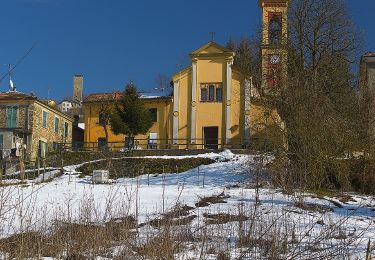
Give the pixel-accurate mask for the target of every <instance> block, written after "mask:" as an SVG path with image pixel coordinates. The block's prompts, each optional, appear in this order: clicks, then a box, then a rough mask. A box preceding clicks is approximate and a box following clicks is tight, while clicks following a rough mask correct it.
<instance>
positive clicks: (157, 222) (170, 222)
mask: <svg viewBox="0 0 375 260" xmlns="http://www.w3.org/2000/svg"><path fill="white" fill-rule="evenodd" d="M196 217H197V216H196V215H191V216H187V217H183V218H177V219H169V218H157V219H153V220H151V221H150V222H149V224H150V225H151V226H153V227H155V228H160V227H162V226H164V227H165V226H169V227H171V226H182V225H188V224H191V222H192V221H193V220H194V219H195V218H196Z"/></svg>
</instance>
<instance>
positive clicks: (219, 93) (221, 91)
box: [216, 88, 223, 102]
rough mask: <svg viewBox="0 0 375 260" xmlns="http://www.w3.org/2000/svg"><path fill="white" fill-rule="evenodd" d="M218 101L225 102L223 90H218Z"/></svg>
mask: <svg viewBox="0 0 375 260" xmlns="http://www.w3.org/2000/svg"><path fill="white" fill-rule="evenodd" d="M216 101H219V102H221V101H223V89H222V88H216Z"/></svg>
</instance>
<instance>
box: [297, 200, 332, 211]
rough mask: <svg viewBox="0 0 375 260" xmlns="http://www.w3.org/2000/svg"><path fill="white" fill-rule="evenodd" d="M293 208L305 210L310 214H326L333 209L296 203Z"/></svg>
mask: <svg viewBox="0 0 375 260" xmlns="http://www.w3.org/2000/svg"><path fill="white" fill-rule="evenodd" d="M294 206H295V207H297V208H300V209H303V210H306V211H310V212H319V213H326V212H330V211H333V209H332V208H330V207H328V206H324V205H318V204H310V203H302V202H296V203H295V204H294Z"/></svg>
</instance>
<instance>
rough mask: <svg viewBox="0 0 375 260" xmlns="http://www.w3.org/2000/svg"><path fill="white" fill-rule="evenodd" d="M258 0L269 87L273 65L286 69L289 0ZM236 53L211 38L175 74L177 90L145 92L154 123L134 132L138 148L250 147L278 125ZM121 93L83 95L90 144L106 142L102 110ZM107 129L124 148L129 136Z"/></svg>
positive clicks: (266, 86) (265, 78)
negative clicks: (236, 63)
mask: <svg viewBox="0 0 375 260" xmlns="http://www.w3.org/2000/svg"><path fill="white" fill-rule="evenodd" d="M259 3H260V6H261V8H262V10H263V12H262V14H263V15H262V17H263V39H262V57H263V58H262V73H263V80H262V86H261V88H262V89H264V90H267V89H269V88H272V87H274V86H275V85H276V84H275V82H276V80H275V79H274V77H273V71H274V69H275V68H277V69H278V70H284V69H285V62H286V59H287V56H286V52H285V51H284V48H283V44H284V40H283V39H284V38H283V37H285V36H286V34H287V31H286V30H287V29H286V26H285V23H286V21H285V20H286V18H287V17H286V12H287V7H288V1H287V0H260V2H259ZM275 21H276V23H275ZM278 34H280V35H282V36H280V35H278ZM272 37H276V38H280V39H276V40H275V39H273V38H272ZM234 57H235V53H234V52H232V51H230V50H228V49H226V48H225V47H223V46H221V45H219V44H217V43H215V42H209V43H207V44H205V45H203V46H202V47H200V48H198V49H197V50H195V51H193V52H192V53H191V54H190V58H191V66H189V67H188V68H186V69H184V70H181V71H179V72H177V73H175V74H174V75H173V76H172V79H171V82H172V86H173V91H172V93H171V94H170V95H161V96H147V95H142V96H141V98H142V99H143V101H144V104H145V107H146V108H148V109H149V110H150V113H151V114H152V117H153V118H154V124H153V126H152V127H151V129H150V130H149V132H148V133H147V134H146V135H140V136H136V137H135V139H136V145H137V147H138V148H139V149H223V148H245V147H246V148H247V147H251V144H252V143H253V141H254V140H256V139H257V138H258V137H259V136H260V135H262V132H264V129H265V128H266V126H269V125H275V124H276V125H280V124H281V121H280V118H279V116H278V114H277V113H276V111H275V110H274V109H272V108H268V107H267V106H265V105H264V103H262V102H258V101H257V97H254V96H253V93H255V91H254V89H255V88H254V86H253V83H252V78H251V77H246V76H245V75H243V74H241V72H240V71H239V70H237V69H236V68H235V67H234V66H233V61H234ZM285 71H286V69H285ZM120 97H121V93H120V92H117V93H99V94H92V95H89V96H87V97H86V99H85V100H84V116H85V143H87V144H88V145H89V146H92V147H95V146H100V144H101V143H103V139H104V138H105V131H104V128H103V127H102V126H101V125H100V123H99V120H100V111H101V110H102V109H103V105H105V104H108V103H110V105H111V106H112V108H113V107H114V103H115V102H116V101H118V100H119V99H120ZM108 130H109V131H108V132H109V135H108V137H109V138H108V142H109V143H110V144H109V146H110V147H113V148H117V149H121V147H123V146H124V141H125V139H126V137H125V136H122V135H114V134H113V133H112V132H111V131H110V126H108ZM111 143H113V144H112V145H111Z"/></svg>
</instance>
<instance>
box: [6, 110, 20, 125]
mask: <svg viewBox="0 0 375 260" xmlns="http://www.w3.org/2000/svg"><path fill="white" fill-rule="evenodd" d="M17 112H18V106H8V107H7V127H8V128H16V127H17Z"/></svg>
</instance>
